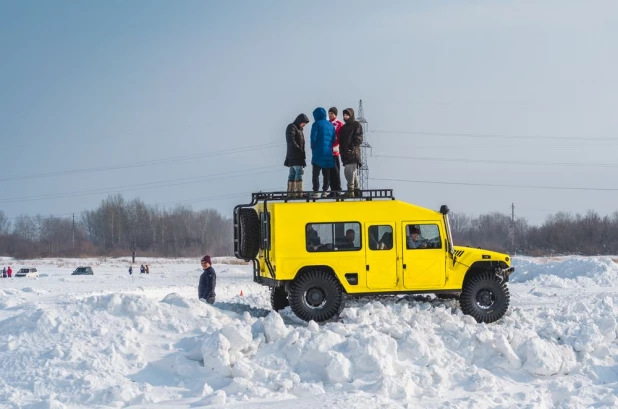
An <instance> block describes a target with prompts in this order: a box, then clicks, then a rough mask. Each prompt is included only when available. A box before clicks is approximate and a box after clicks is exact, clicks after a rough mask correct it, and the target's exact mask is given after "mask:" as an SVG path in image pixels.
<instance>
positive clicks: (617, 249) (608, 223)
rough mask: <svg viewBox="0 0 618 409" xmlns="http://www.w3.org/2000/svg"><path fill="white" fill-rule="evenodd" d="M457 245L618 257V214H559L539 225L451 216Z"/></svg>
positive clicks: (492, 216)
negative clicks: (617, 255) (616, 255)
mask: <svg viewBox="0 0 618 409" xmlns="http://www.w3.org/2000/svg"><path fill="white" fill-rule="evenodd" d="M450 220H451V229H452V231H453V238H454V241H455V243H456V244H460V245H467V246H473V247H483V248H487V249H492V250H497V251H505V252H510V253H517V254H523V255H530V256H545V255H568V254H579V255H588V256H592V255H615V254H618V212H614V213H612V214H611V215H608V216H603V217H602V216H600V215H599V214H598V213H597V212H595V211H592V210H590V211H588V212H587V213H586V214H584V215H582V214H575V215H573V214H571V213H564V212H559V213H556V214H553V215H550V216H548V217H547V219H546V220H545V221H544V222H543V224H541V225H540V226H531V225H529V224H528V222H527V221H526V220H525V219H515V220H514V222H513V221H512V220H511V217H510V216H509V215H506V214H502V213H490V214H485V215H481V216H478V217H470V216H467V215H465V214H453V215H451V218H450Z"/></svg>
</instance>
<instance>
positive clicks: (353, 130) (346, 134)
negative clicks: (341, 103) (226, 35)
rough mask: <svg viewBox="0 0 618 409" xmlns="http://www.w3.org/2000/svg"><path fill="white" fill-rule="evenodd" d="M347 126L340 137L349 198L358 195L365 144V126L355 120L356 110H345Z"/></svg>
mask: <svg viewBox="0 0 618 409" xmlns="http://www.w3.org/2000/svg"><path fill="white" fill-rule="evenodd" d="M343 120H344V121H345V125H343V127H341V134H340V136H339V151H340V153H341V161H342V162H343V166H344V171H343V172H344V174H345V178H346V181H347V182H348V196H351V197H354V196H356V195H357V193H358V190H359V187H358V167H359V166H360V165H361V144H362V143H363V125H362V124H361V123H360V122H358V121H357V120H356V118H354V110H353V109H352V108H347V109H344V110H343Z"/></svg>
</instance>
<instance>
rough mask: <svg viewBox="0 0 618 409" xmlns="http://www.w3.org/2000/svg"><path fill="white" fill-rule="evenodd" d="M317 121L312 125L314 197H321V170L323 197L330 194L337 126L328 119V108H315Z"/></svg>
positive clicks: (314, 116)
mask: <svg viewBox="0 0 618 409" xmlns="http://www.w3.org/2000/svg"><path fill="white" fill-rule="evenodd" d="M313 119H314V120H315V122H314V123H313V124H312V125H311V165H312V166H313V172H312V176H313V178H312V179H313V180H312V181H313V197H320V193H319V190H320V172H322V177H323V181H322V197H326V196H327V195H328V187H329V185H330V172H331V169H332V168H334V167H335V161H334V160H333V144H334V143H335V139H336V135H335V127H334V126H333V124H331V123H330V122H329V121H328V120H327V119H326V110H325V109H324V108H321V107H318V108H316V109H314V110H313Z"/></svg>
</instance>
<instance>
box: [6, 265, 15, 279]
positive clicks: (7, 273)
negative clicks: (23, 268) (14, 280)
mask: <svg viewBox="0 0 618 409" xmlns="http://www.w3.org/2000/svg"><path fill="white" fill-rule="evenodd" d="M6 275H7V276H9V278H11V277H13V269H12V268H11V266H9V268H8V269H7V270H6Z"/></svg>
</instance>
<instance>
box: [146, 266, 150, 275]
mask: <svg viewBox="0 0 618 409" xmlns="http://www.w3.org/2000/svg"><path fill="white" fill-rule="evenodd" d="M145 268H146V274H150V267H148V264H146V266H145Z"/></svg>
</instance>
